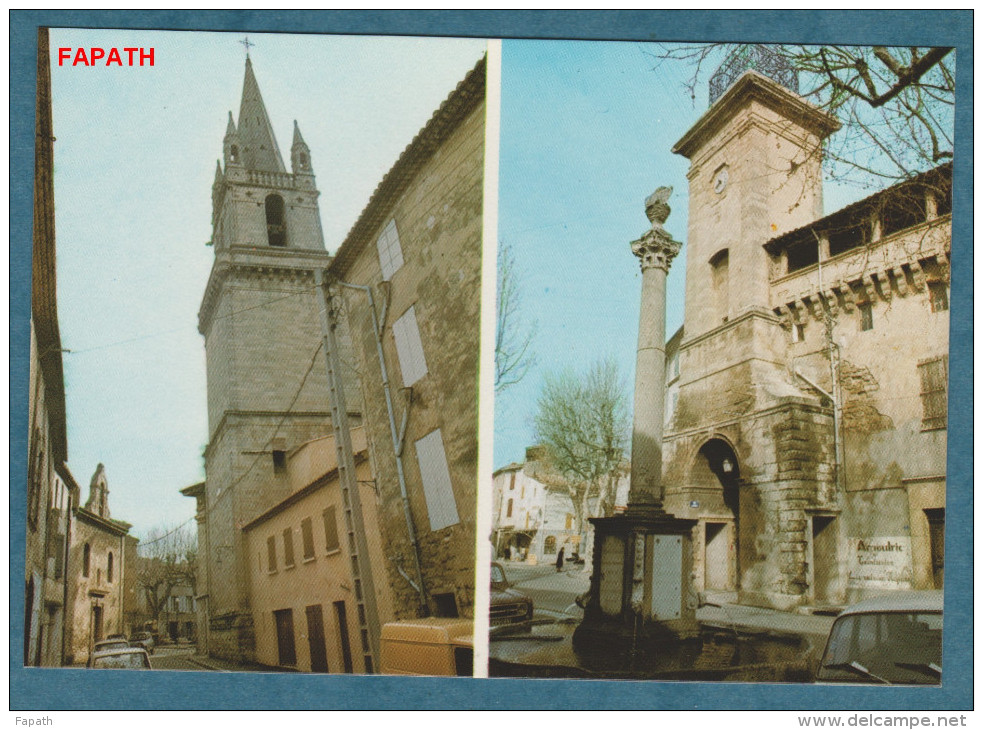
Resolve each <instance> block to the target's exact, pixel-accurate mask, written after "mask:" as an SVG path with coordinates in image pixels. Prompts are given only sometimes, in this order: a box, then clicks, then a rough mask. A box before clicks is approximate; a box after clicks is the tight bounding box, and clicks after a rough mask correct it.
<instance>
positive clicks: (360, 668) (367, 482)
mask: <svg viewBox="0 0 983 730" xmlns="http://www.w3.org/2000/svg"><path fill="white" fill-rule="evenodd" d="M352 441H353V444H354V445H353V448H354V451H355V457H356V467H355V469H356V477H357V479H358V483H359V489H360V491H361V499H362V504H363V517H364V521H365V529H366V533H367V537H368V541H369V555H368V556H367V558H368V560H370V561H371V562H372V564H373V565H378V566H380V567H381V566H382V565H384V564H385V554H384V553H383V548H382V542H383V538H382V535H381V534H380V530H379V525H378V519H377V517H376V507H375V505H376V494H375V488H374V481H373V479H372V472H371V469H370V468H369V462H368V459H367V453H366V449H365V436H364V434H363V433H362V430H361V429H353V432H352ZM286 470H287V480H288V481H289V483H290V488H291V491H290V494H289V496H287V497H286V498H285V499H284V500H282V501H281V502H279V503H277V504H275V505H273V506H272V507H270V509H268V510H266V511H265V512H263V513H262V514H260V515H258V516H257V517H256V518H255V519H253V520H251V521H250V522H249V523H248V524H246V525H244V526H243V534H244V536H245V542H246V550H247V554H248V555H249V556H250V558H251V560H250V575H249V597H250V606H251V607H252V611H253V625H254V626H255V627H256V629H255V630H256V661H257V662H259V663H261V664H266V665H268V666H280V667H286V668H290V669H297V670H300V671H305V672H308V671H309V672H332V673H349V674H351V673H358V674H361V673H367V672H370V671H372V668H371V667H366V666H365V661H366V656H367V655H368V650H367V647H366V646H363V642H367V641H368V638H367V636H366V637H365V638H363V636H362V632H361V630H360V629H359V625H358V621H357V616H356V615H355V614H356V612H357V610H358V604H357V603H356V601H355V600H354V597H355V591H356V590H357V589H358V586H357V581H356V580H355V578H354V577H353V576H352V571H351V560H352V556H351V550H350V547H349V545H348V538H347V535H348V530H347V527H346V520H347V515H346V510H345V503H344V499H343V496H342V491H341V488H340V485H339V482H338V468H337V454H336V451H335V443H334V438H332V437H330V436H327V437H323V438H320V439H315V440H313V441H309V442H307V443H306V444H302V445H301V446H299V447H298V448H297V449H296V450H294V451H293V452H291V453H290V454H289V455H288V458H287V464H286ZM380 573H381V575H380V577H383V578H384V577H385V572H384V571H380ZM375 590H376V605H377V606H378V610H379V613H380V623H385V622H386V621H388V620H390V619H391V618H392V601H391V598H390V592H389V585H388V582H387V581H385V580H377V581H376V582H375Z"/></svg>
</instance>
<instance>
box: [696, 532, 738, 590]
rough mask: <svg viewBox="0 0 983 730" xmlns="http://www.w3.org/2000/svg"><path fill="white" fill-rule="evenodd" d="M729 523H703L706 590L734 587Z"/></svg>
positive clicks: (704, 582)
mask: <svg viewBox="0 0 983 730" xmlns="http://www.w3.org/2000/svg"><path fill="white" fill-rule="evenodd" d="M729 528H730V523H727V522H706V523H704V525H703V566H704V568H703V571H704V572H703V587H704V590H708V591H730V590H733V588H734V580H733V573H732V562H733V561H732V560H731V556H730V553H731V545H730V541H731V531H730V529H729Z"/></svg>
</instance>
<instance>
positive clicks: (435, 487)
mask: <svg viewBox="0 0 983 730" xmlns="http://www.w3.org/2000/svg"><path fill="white" fill-rule="evenodd" d="M416 459H417V462H418V463H419V464H420V476H421V478H422V479H423V493H424V496H425V497H426V500H427V515H428V516H429V518H430V529H431V530H440V529H442V528H444V527H449V526H450V525H456V524H457V523H458V522H460V517H458V514H457V503H456V502H455V500H454V490H453V488H452V487H451V475H450V472H449V471H448V470H447V456H446V454H445V453H444V440H443V438H442V437H441V435H440V429H439V428H438V429H437V430H436V431H431V432H430V433H428V434H427V435H426V436H424V437H423V438H422V439H420V440H419V441H417V442H416Z"/></svg>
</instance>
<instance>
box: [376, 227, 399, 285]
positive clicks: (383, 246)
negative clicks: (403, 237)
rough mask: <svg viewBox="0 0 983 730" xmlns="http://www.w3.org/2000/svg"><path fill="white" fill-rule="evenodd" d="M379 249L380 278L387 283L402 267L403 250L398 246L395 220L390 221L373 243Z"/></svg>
mask: <svg viewBox="0 0 983 730" xmlns="http://www.w3.org/2000/svg"><path fill="white" fill-rule="evenodd" d="M375 243H376V246H377V247H378V248H379V265H380V266H381V267H382V278H383V279H384V280H385V281H388V280H389V279H391V278H392V276H393V274H395V273H396V272H397V271H399V267H400V266H402V265H403V249H402V248H401V247H400V245H399V233H398V232H397V231H396V220H395V219H392V220H390V221H389V224H388V225H387V226H386V227H385V228H384V229H383V230H382V233H380V234H379V240H378V241H376V242H375Z"/></svg>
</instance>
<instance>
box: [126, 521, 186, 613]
mask: <svg viewBox="0 0 983 730" xmlns="http://www.w3.org/2000/svg"><path fill="white" fill-rule="evenodd" d="M197 570H198V545H197V539H196V537H195V533H194V530H193V529H191V528H190V527H188V526H187V525H183V526H180V527H176V528H170V529H168V528H163V527H160V528H154V529H152V530H150V532H149V533H148V534H147V539H146V540H145V541H143V542H142V543H140V545H139V546H138V547H137V584H138V585H139V587H140V590H141V591H143V595H144V598H145V600H146V605H147V611H148V613H149V614H150V617H151V618H152V619H154V620H156V619H158V617H159V616H160V614H161V612H162V611H163V610H164V608H165V607H166V606H167V601H168V600H169V599H170V597H171V593H172V591H173V590H174V588H175V586H179V585H186V586H189V587H190V588H191V589H192V592H196V588H197V579H198V575H197Z"/></svg>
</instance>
